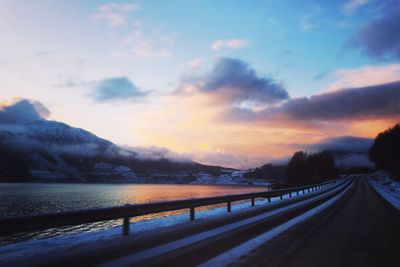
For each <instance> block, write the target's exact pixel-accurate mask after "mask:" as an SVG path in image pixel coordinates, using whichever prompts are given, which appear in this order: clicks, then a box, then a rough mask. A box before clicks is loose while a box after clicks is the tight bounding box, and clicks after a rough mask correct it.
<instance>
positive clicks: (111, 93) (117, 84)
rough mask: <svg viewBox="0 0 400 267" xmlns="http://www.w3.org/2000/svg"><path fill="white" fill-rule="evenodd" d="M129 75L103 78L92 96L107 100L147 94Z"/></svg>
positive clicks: (102, 100) (99, 99) (129, 98)
mask: <svg viewBox="0 0 400 267" xmlns="http://www.w3.org/2000/svg"><path fill="white" fill-rule="evenodd" d="M146 94H147V93H146V92H143V91H141V90H140V89H139V88H138V87H137V86H136V85H134V84H133V83H132V82H131V80H129V79H128V78H127V77H114V78H107V79H103V80H101V81H100V82H98V83H96V84H95V86H94V91H93V92H92V94H91V95H90V96H92V97H93V98H94V99H95V100H96V101H99V102H107V101H115V100H131V99H136V98H138V97H142V96H144V95H146Z"/></svg>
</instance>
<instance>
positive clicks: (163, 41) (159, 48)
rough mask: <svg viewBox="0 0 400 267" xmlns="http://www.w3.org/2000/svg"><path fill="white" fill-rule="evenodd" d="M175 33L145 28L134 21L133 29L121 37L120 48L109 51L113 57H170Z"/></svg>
mask: <svg viewBox="0 0 400 267" xmlns="http://www.w3.org/2000/svg"><path fill="white" fill-rule="evenodd" d="M175 39H176V34H174V33H164V32H163V31H161V30H160V29H152V30H145V29H144V26H143V25H142V24H141V23H139V22H136V23H134V24H133V31H132V32H131V33H130V34H129V35H127V36H125V37H124V38H122V40H121V44H120V46H121V47H120V48H119V49H117V50H115V51H113V52H112V53H111V55H112V56H114V57H134V58H142V59H143V58H162V59H168V58H172V56H173V53H172V52H171V48H172V46H173V45H174V44H175Z"/></svg>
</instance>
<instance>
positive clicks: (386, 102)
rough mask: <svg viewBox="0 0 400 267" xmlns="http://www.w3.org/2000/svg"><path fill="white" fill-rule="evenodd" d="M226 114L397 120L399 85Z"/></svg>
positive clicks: (248, 117)
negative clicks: (260, 109) (256, 110)
mask: <svg viewBox="0 0 400 267" xmlns="http://www.w3.org/2000/svg"><path fill="white" fill-rule="evenodd" d="M226 115H227V116H228V117H229V118H230V119H231V120H250V121H251V120H261V121H263V120H265V121H268V120H271V121H274V120H279V119H282V120H288V121H294V122H295V121H300V122H301V121H304V122H309V121H322V122H324V121H332V120H355V119H379V118H386V117H392V118H396V117H399V115H400V82H393V83H388V84H381V85H375V86H368V87H362V88H353V89H343V90H339V91H335V92H328V93H323V94H320V95H314V96H311V97H310V98H307V97H301V98H292V99H289V100H287V101H286V102H284V103H282V104H281V105H280V106H272V107H268V108H266V109H264V110H262V111H258V112H255V111H252V110H249V109H238V108H234V109H232V110H230V111H229V112H228V113H227V114H226Z"/></svg>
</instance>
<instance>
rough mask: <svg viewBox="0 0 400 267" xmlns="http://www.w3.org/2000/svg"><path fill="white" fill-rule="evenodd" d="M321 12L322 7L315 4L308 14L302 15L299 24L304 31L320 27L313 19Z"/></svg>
mask: <svg viewBox="0 0 400 267" xmlns="http://www.w3.org/2000/svg"><path fill="white" fill-rule="evenodd" d="M320 12H321V9H320V7H319V6H314V7H313V8H312V9H311V10H310V11H309V12H308V13H307V14H304V15H303V16H301V18H300V21H299V24H300V29H301V30H302V31H308V30H311V29H313V28H316V27H318V26H317V24H316V23H314V22H312V21H311V20H312V19H313V18H314V17H315V16H316V15H318V14H319V13H320Z"/></svg>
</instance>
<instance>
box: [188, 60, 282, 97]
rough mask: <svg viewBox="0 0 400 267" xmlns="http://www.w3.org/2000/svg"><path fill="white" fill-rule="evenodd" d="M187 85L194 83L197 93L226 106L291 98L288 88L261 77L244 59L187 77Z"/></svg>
mask: <svg viewBox="0 0 400 267" xmlns="http://www.w3.org/2000/svg"><path fill="white" fill-rule="evenodd" d="M185 83H190V84H194V85H195V86H196V90H197V92H200V93H208V94H214V95H215V96H216V98H217V100H218V101H219V102H221V103H225V104H240V103H242V102H245V101H249V102H254V103H257V104H265V103H276V102H280V101H282V100H285V99H287V98H289V94H288V93H287V91H286V90H285V88H284V87H283V86H282V85H281V84H279V83H278V82H276V81H275V80H273V79H271V78H266V77H260V76H259V75H257V73H256V72H255V70H254V69H253V68H251V66H249V65H248V64H247V63H246V62H244V61H242V60H240V59H233V58H220V59H218V60H217V62H216V63H215V64H214V66H213V68H212V69H211V71H210V72H209V73H208V74H207V75H205V76H202V77H186V78H185V79H183V82H182V83H181V85H180V87H184V85H185Z"/></svg>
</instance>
